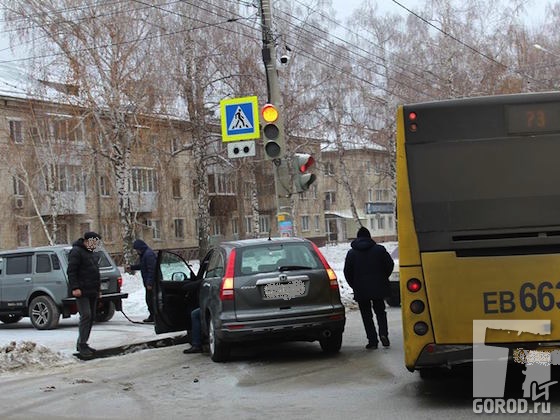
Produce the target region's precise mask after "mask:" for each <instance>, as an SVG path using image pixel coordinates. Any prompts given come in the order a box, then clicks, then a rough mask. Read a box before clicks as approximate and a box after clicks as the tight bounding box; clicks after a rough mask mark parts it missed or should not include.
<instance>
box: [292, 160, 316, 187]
mask: <svg viewBox="0 0 560 420" xmlns="http://www.w3.org/2000/svg"><path fill="white" fill-rule="evenodd" d="M313 164H315V159H314V158H313V156H311V155H308V154H307V153H296V154H295V155H294V158H293V166H294V169H295V172H296V174H295V176H294V184H295V187H296V191H297V192H298V193H300V192H303V191H307V190H308V189H309V187H310V186H311V184H313V183H314V182H315V180H316V179H317V176H315V174H309V173H307V171H308V170H309V168H310V167H311V166H313Z"/></svg>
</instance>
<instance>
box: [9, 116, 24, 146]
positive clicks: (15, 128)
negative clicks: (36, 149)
mask: <svg viewBox="0 0 560 420" xmlns="http://www.w3.org/2000/svg"><path fill="white" fill-rule="evenodd" d="M10 139H11V140H12V141H13V142H14V143H17V144H22V143H23V130H22V122H21V121H18V120H10Z"/></svg>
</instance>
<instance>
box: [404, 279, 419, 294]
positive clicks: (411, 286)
mask: <svg viewBox="0 0 560 420" xmlns="http://www.w3.org/2000/svg"><path fill="white" fill-rule="evenodd" d="M406 288H407V289H408V291H409V292H413V293H416V292H417V291H419V290H420V289H421V288H422V283H420V280H418V279H417V278H412V279H410V280H408V281H407V282H406Z"/></svg>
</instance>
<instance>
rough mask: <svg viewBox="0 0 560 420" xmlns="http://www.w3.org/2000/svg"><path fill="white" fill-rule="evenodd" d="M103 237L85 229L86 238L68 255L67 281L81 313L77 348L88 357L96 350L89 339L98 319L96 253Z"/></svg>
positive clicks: (98, 277)
mask: <svg viewBox="0 0 560 420" xmlns="http://www.w3.org/2000/svg"><path fill="white" fill-rule="evenodd" d="M100 240H101V236H100V235H98V234H97V233H95V232H86V233H84V237H83V238H80V239H78V240H77V241H76V242H74V243H73V244H72V250H71V251H70V253H69V254H68V269H67V270H66V272H67V274H68V282H69V283H70V290H71V291H72V296H74V297H75V298H76V304H77V306H78V312H79V313H80V323H79V326H78V343H77V346H76V350H77V351H78V352H79V353H80V356H81V357H82V358H89V357H91V356H93V353H94V352H95V350H94V349H92V348H91V347H90V346H89V345H88V344H87V342H88V340H89V335H90V333H91V327H92V326H93V322H94V320H95V311H96V308H97V299H98V298H99V296H100V294H101V275H100V274H99V261H98V259H97V258H96V257H95V254H94V252H93V251H94V250H95V248H97V246H98V244H99V241H100Z"/></svg>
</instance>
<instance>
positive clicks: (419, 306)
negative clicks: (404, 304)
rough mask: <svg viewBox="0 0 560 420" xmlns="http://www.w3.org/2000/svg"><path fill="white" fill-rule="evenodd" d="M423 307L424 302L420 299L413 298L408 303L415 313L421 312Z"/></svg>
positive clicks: (424, 306)
mask: <svg viewBox="0 0 560 420" xmlns="http://www.w3.org/2000/svg"><path fill="white" fill-rule="evenodd" d="M425 308H426V305H424V302H422V301H421V300H415V301H413V302H412V303H411V304H410V310H411V311H412V313H415V314H421V313H422V312H424V309H425Z"/></svg>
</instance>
